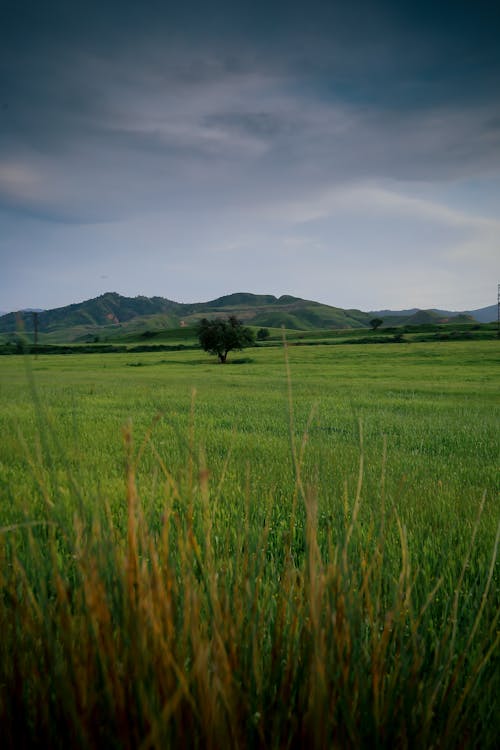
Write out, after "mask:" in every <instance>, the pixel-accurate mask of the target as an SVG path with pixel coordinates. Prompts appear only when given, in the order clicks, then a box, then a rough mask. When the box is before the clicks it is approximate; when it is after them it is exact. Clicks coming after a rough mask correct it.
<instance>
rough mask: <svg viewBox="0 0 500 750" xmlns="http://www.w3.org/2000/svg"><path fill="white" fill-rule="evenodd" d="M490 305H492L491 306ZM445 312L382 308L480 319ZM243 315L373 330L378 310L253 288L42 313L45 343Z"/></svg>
mask: <svg viewBox="0 0 500 750" xmlns="http://www.w3.org/2000/svg"><path fill="white" fill-rule="evenodd" d="M486 309H488V308H486ZM442 313H443V311H434V310H416V309H415V308H414V309H412V310H405V311H401V312H399V313H398V312H393V311H389V310H387V311H382V312H381V313H380V317H384V314H385V317H386V325H390V326H394V325H421V324H425V323H446V322H448V321H450V322H451V321H452V320H453V322H454V323H457V322H464V323H467V322H474V319H473V318H472V317H471V316H469V315H465V314H459V313H453V314H451V315H450V316H449V317H446V316H444V315H443V314H442ZM228 315H237V316H238V317H239V318H240V319H241V320H243V321H244V322H245V323H246V324H248V325H253V326H259V327H261V326H262V327H269V328H279V327H281V326H285V327H286V328H288V329H294V330H301V331H312V330H329V329H330V330H331V329H351V328H369V327H370V320H371V319H372V317H374V316H375V315H376V313H374V312H362V311H361V310H343V309H342V308H339V307H332V306H330V305H324V304H321V303H320V302H314V301H312V300H305V299H301V298H300V297H293V296H290V295H283V296H281V297H275V296H274V295H258V294H250V293H248V292H239V293H235V294H229V295H226V296H223V297H218V298H217V299H214V300H210V301H208V302H199V303H181V302H174V301H172V300H169V299H166V298H164V297H144V296H138V297H123V296H121V295H120V294H117V293H116V292H107V293H106V294H103V295H101V296H100V297H96V298H95V299H90V300H85V301H84V302H79V303H75V304H72V305H67V306H66V307H59V308H56V309H53V310H43V311H40V312H38V313H37V319H38V332H39V336H40V341H41V342H43V341H44V342H52V343H56V342H63V341H64V342H78V341H82V342H85V341H87V342H88V341H92V340H105V339H106V338H113V339H114V338H117V337H120V338H121V337H122V336H127V337H130V336H135V335H136V336H141V335H142V336H143V335H144V334H145V333H147V332H157V331H160V330H170V329H178V328H183V327H189V326H193V325H195V324H196V323H197V322H198V321H199V320H200V319H201V318H203V317H219V316H228ZM34 319H35V316H34V314H33V312H31V311H22V312H20V313H9V314H7V315H3V316H1V317H0V334H3V335H4V336H5V335H6V336H7V337H10V336H12V335H14V334H15V333H16V331H18V330H19V327H20V324H21V326H22V327H24V331H25V332H26V333H27V334H30V335H31V334H33V330H34Z"/></svg>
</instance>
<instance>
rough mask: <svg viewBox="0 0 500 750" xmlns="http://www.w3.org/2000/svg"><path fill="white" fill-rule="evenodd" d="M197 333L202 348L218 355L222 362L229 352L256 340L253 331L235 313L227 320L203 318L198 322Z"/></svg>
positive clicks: (242, 347) (222, 362)
mask: <svg viewBox="0 0 500 750" xmlns="http://www.w3.org/2000/svg"><path fill="white" fill-rule="evenodd" d="M197 334H198V340H199V342H200V346H201V348H202V349H203V350H204V351H206V352H208V353H209V354H214V355H216V356H217V357H218V358H219V362H220V363H221V364H224V362H225V361H226V359H227V355H228V353H229V352H231V351H233V350H238V351H240V350H241V349H244V348H245V347H246V346H252V344H253V343H254V341H255V337H254V334H253V331H252V330H251V329H250V328H247V327H246V326H244V325H242V323H241V322H240V321H239V320H238V319H237V318H236V317H235V316H234V315H232V316H231V317H230V318H228V319H227V320H224V319H222V318H216V319H215V320H208V319H207V318H203V319H202V320H201V321H200V323H199V324H198V329H197Z"/></svg>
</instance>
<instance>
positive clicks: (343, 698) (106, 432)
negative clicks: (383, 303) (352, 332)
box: [0, 340, 500, 748]
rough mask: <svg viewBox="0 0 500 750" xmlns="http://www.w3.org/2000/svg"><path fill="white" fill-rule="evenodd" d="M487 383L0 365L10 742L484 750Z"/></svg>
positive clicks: (250, 359) (483, 368) (318, 363)
mask: <svg viewBox="0 0 500 750" xmlns="http://www.w3.org/2000/svg"><path fill="white" fill-rule="evenodd" d="M292 343H293V342H292ZM498 363H499V352H498V341H494V340H493V341H479V340H478V341H453V342H452V341H446V342H441V343H418V342H412V343H401V344H397V345H395V344H393V343H392V344H380V345H378V344H371V345H363V344H359V345H356V346H352V345H351V346H344V345H341V344H340V345H336V346H322V345H317V346H294V345H292V344H291V345H290V346H288V347H287V349H286V351H285V350H284V349H283V348H279V347H262V348H255V349H248V350H246V351H245V352H243V353H239V354H234V353H233V355H232V357H231V355H230V358H229V360H228V364H227V365H224V366H220V365H216V364H215V363H214V361H213V360H212V359H210V357H208V355H204V354H202V353H201V352H200V351H177V352H175V351H172V352H165V351H163V352H158V353H132V352H126V353H113V354H85V355H83V354H82V355H78V354H72V355H67V356H60V355H52V356H44V355H38V356H37V357H36V358H35V357H34V356H26V357H20V356H10V357H2V358H0V403H1V410H0V434H1V435H2V441H1V444H0V493H1V494H0V503H1V505H0V508H1V510H0V526H1V528H0V556H1V558H2V560H1V568H0V587H1V590H2V599H1V601H0V609H1V611H0V629H1V632H2V638H1V639H0V722H1V723H2V727H3V732H4V735H5V737H6V738H7V744H8V745H9V746H16V747H20V746H33V745H35V744H38V743H39V744H41V745H44V746H58V747H68V746H69V745H71V746H72V747H144V748H146V747H169V746H176V747H177V746H202V747H214V748H216V747H219V748H221V747H228V746H234V747H306V746H307V747H309V746H311V747H314V746H316V747H342V748H344V747H353V748H354V747H365V746H366V747H381V748H382V747H391V748H394V747H436V748H441V747H450V748H451V747H474V746H478V747H481V748H488V747H494V746H495V743H496V739H497V737H498V733H499V731H500V725H499V719H498V716H499V715H500V712H499V711H498V695H499V694H500V678H499V650H498V646H499V636H498V619H499V614H498V613H499V605H500V589H499V582H500V571H499V569H498V562H497V547H498V531H497V529H498V525H499V519H500V505H499V502H498V499H499V498H498V463H499V462H498V458H499V450H498V446H499V445H500V440H499V437H500V434H499V433H500V428H499V424H500V421H499V411H500V410H499V400H498Z"/></svg>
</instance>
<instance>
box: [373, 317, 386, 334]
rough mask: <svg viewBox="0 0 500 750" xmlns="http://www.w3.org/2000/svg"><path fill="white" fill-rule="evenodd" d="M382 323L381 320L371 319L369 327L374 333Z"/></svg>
mask: <svg viewBox="0 0 500 750" xmlns="http://www.w3.org/2000/svg"><path fill="white" fill-rule="evenodd" d="M383 322H384V321H383V320H382V318H372V319H371V320H370V325H371V327H372V330H374V331H376V330H377V328H380V326H381V325H382V323H383Z"/></svg>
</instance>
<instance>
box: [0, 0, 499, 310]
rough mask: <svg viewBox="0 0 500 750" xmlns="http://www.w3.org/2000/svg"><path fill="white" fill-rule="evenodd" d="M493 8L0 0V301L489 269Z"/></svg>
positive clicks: (355, 2) (280, 290)
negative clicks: (109, 292)
mask: <svg viewBox="0 0 500 750" xmlns="http://www.w3.org/2000/svg"><path fill="white" fill-rule="evenodd" d="M499 38H500V6H499V5H498V2H489V0H474V2H472V1H471V0H467V1H464V0H440V1H439V2H436V1H435V0H434V1H433V2H428V0H419V1H418V2H414V1H413V0H408V1H405V0H398V2H394V1H393V0H377V1H375V0H372V1H371V2H369V1H368V0H363V1H360V0H351V1H350V2H338V1H337V0H330V2H328V1H327V0H323V1H320V0H309V1H308V2H305V0H304V1H303V2H297V0H287V2H281V1H279V2H273V0H268V2H265V3H264V2H260V1H259V0H253V1H252V2H238V0H232V1H231V0H211V2H197V1H196V0H192V1H191V2H183V3H182V4H181V3H180V2H169V1H167V0H163V1H161V0H143V1H142V2H130V0H120V1H119V2H118V1H117V0H108V1H106V0H100V1H99V2H97V1H96V0H86V2H80V1H79V0H73V1H71V0H44V2H40V0H0V310H2V311H10V310H17V309H21V308H24V307H33V308H44V309H49V308H54V307H60V306H63V305H67V304H71V303H74V302H78V301H82V300H84V299H89V298H92V297H96V296H98V295H100V294H103V293H104V292H107V291H115V292H118V293H120V294H123V295H126V296H136V295H146V296H154V295H159V296H162V297H167V298H169V299H172V300H175V301H178V302H201V301H207V300H210V299H214V298H216V297H219V296H222V295H224V294H230V293H233V292H240V291H247V292H254V293H259V294H276V295H277V296H280V295H282V294H292V295H295V296H298V297H303V298H306V299H313V300H317V301H320V302H324V303H326V304H330V305H334V306H337V307H343V308H358V309H362V310H377V309H384V308H392V309H402V308H410V307H421V308H429V307H439V308H442V309H450V310H471V309H475V308H479V307H483V306H486V305H490V304H493V303H495V302H496V297H497V282H499V281H500V262H499V261H500V210H499V209H500V45H499V44H498V39H499Z"/></svg>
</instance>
